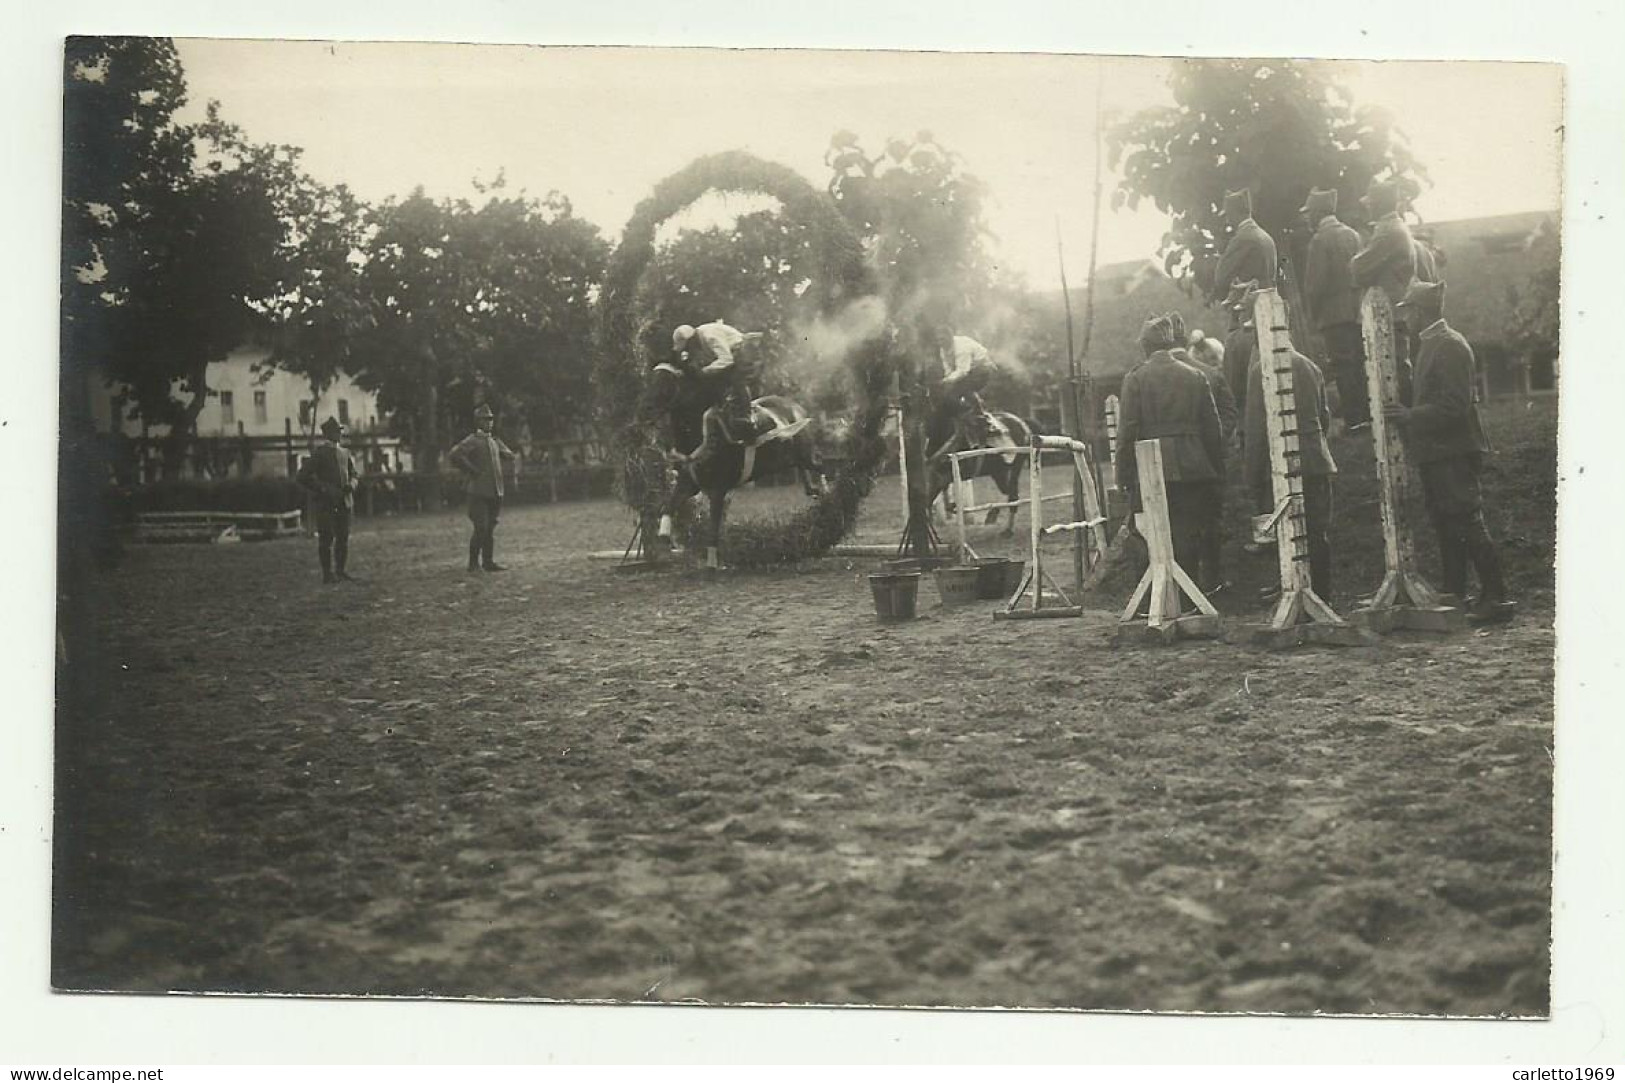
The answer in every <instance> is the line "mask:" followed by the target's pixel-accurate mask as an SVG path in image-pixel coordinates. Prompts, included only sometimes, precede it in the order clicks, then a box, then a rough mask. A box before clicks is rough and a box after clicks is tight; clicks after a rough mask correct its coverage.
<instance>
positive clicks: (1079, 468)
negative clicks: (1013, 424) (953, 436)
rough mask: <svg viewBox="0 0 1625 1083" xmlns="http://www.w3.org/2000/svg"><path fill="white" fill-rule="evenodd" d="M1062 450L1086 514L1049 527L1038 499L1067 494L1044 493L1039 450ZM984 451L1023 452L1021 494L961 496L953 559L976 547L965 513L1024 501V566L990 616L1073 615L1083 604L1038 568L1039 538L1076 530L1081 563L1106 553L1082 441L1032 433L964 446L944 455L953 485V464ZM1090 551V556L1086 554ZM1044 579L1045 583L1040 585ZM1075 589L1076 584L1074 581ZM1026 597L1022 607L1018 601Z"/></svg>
mask: <svg viewBox="0 0 1625 1083" xmlns="http://www.w3.org/2000/svg"><path fill="white" fill-rule="evenodd" d="M1046 451H1065V452H1068V453H1070V454H1071V456H1072V465H1073V469H1074V470H1075V471H1076V472H1077V477H1078V481H1079V483H1080V484H1081V486H1082V489H1083V504H1084V514H1085V515H1086V516H1088V518H1087V519H1085V520H1083V521H1082V522H1077V523H1056V524H1054V525H1053V526H1047V527H1046V526H1045V525H1044V502H1045V501H1047V500H1068V499H1071V497H1072V494H1071V493H1069V492H1066V493H1053V494H1046V493H1045V492H1044V452H1046ZM984 455H1011V456H1015V455H1026V456H1027V495H1026V496H1024V497H1021V498H1019V499H1017V500H995V501H990V502H989V503H986V504H971V505H966V504H965V502H964V501H960V502H959V504H958V512H957V514H956V516H955V520H956V525H957V527H958V531H959V560H960V562H961V563H970V562H971V561H973V560H975V559H976V550H974V549H973V548H971V544H970V541H969V538H968V536H967V535H968V531H967V529H966V522H965V517H966V516H967V515H972V514H975V513H976V512H981V511H991V510H994V509H1002V508H1018V507H1021V506H1022V505H1024V504H1025V505H1026V506H1027V518H1028V534H1029V551H1028V560H1027V568H1026V570H1025V571H1024V572H1023V574H1022V579H1021V584H1020V585H1019V586H1018V587H1017V588H1016V589H1015V591H1014V592H1013V593H1012V594H1011V596H1010V599H1009V601H1007V602H1006V603H1005V605H1004V608H1002V609H1000V610H997V611H996V612H994V614H993V616H994V617H995V618H996V619H1010V620H1021V619H1033V618H1041V617H1076V616H1080V615H1081V614H1082V613H1083V607H1082V606H1081V605H1077V604H1075V603H1074V602H1073V600H1072V599H1071V598H1069V597H1068V596H1067V594H1066V592H1065V591H1063V590H1062V589H1061V588H1060V586H1059V585H1058V584H1056V582H1055V581H1054V579H1053V578H1052V577H1051V576H1050V575H1049V573H1048V572H1046V571H1045V570H1044V554H1043V550H1042V547H1041V545H1040V542H1041V541H1042V539H1043V536H1044V535H1046V534H1058V533H1061V532H1080V531H1081V532H1082V535H1081V536H1082V544H1083V545H1084V547H1085V556H1086V561H1085V563H1086V564H1087V565H1088V566H1090V567H1093V566H1094V565H1095V564H1097V563H1098V562H1099V561H1100V559H1101V557H1102V556H1104V555H1105V552H1106V518H1105V516H1104V515H1103V514H1102V512H1101V510H1100V494H1099V491H1098V490H1097V489H1096V488H1095V475H1094V468H1093V466H1092V465H1091V464H1090V462H1089V453H1088V445H1086V444H1084V443H1082V442H1081V441H1078V440H1072V439H1069V438H1067V437H1064V436H1040V435H1037V434H1034V435H1033V437H1032V440H1031V442H1030V443H1029V444H1028V445H1027V446H1025V447H996V448H972V449H970V450H969V451H958V452H953V453H951V454H950V455H949V456H948V462H949V467H950V469H952V471H953V481H954V486H955V487H956V488H957V487H958V486H959V485H960V484H961V483H962V482H963V480H964V478H963V475H962V473H961V471H960V468H959V464H960V463H961V462H962V461H964V460H966V459H974V458H979V457H981V456H984ZM1091 553H1092V556H1091V555H1090V554H1091ZM1046 584H1047V587H1046ZM1075 586H1076V587H1078V588H1081V587H1082V584H1081V583H1079V584H1075ZM1046 598H1057V599H1059V604H1046V602H1045V599H1046ZM1023 599H1025V600H1026V601H1027V605H1026V606H1022V604H1021V603H1022V601H1023Z"/></svg>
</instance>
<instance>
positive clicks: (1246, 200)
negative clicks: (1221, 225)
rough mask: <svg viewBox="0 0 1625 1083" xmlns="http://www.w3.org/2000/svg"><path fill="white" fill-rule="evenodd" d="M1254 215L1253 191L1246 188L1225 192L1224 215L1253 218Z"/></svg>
mask: <svg viewBox="0 0 1625 1083" xmlns="http://www.w3.org/2000/svg"><path fill="white" fill-rule="evenodd" d="M1252 215H1253V193H1252V192H1251V191H1249V190H1248V189H1246V188H1241V189H1238V190H1237V191H1234V192H1226V193H1225V194H1224V216H1225V217H1226V218H1238V219H1240V218H1251V217H1252Z"/></svg>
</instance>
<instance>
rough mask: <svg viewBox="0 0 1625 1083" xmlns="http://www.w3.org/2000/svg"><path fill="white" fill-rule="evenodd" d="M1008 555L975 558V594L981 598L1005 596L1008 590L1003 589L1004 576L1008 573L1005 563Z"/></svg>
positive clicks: (1007, 563)
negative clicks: (976, 573)
mask: <svg viewBox="0 0 1625 1083" xmlns="http://www.w3.org/2000/svg"><path fill="white" fill-rule="evenodd" d="M1009 563H1010V558H1009V557H978V558H977V560H976V570H977V572H978V573H979V574H978V575H977V576H976V596H977V597H978V598H981V599H983V600H986V599H989V598H1005V597H1008V596H1009V594H1010V592H1009V591H1008V590H1006V589H1005V585H1004V584H1005V577H1006V576H1007V575H1008V574H1009V573H1008V571H1007V570H1006V569H1007V565H1009Z"/></svg>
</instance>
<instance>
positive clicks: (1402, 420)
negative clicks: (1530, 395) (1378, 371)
mask: <svg viewBox="0 0 1625 1083" xmlns="http://www.w3.org/2000/svg"><path fill="white" fill-rule="evenodd" d="M1444 289H1445V288H1444V284H1443V283H1434V282H1416V283H1414V284H1412V286H1411V287H1410V289H1409V290H1407V291H1406V293H1405V296H1404V297H1403V298H1402V299H1401V301H1400V307H1401V309H1403V310H1404V311H1405V313H1406V316H1407V319H1408V322H1409V323H1410V325H1411V326H1413V327H1415V328H1417V330H1418V335H1419V340H1420V346H1419V349H1418V352H1417V358H1416V372H1415V383H1414V394H1413V396H1412V403H1411V405H1410V406H1409V407H1408V408H1407V407H1405V406H1401V405H1397V404H1396V405H1393V406H1390V407H1388V408H1387V410H1386V411H1385V412H1386V413H1387V415H1388V416H1389V417H1390V418H1392V419H1393V420H1394V421H1396V422H1397V423H1398V424H1399V425H1400V427H1401V431H1402V432H1403V433H1404V437H1405V445H1406V448H1407V450H1408V451H1409V453H1410V459H1411V462H1413V463H1415V464H1416V466H1417V470H1418V472H1420V474H1421V475H1422V500H1423V502H1424V503H1425V504H1426V505H1427V509H1428V516H1429V517H1430V518H1431V519H1432V520H1433V529H1434V531H1435V532H1436V533H1437V534H1438V538H1439V559H1440V562H1441V563H1442V564H1443V566H1444V567H1443V573H1444V574H1443V577H1442V580H1441V586H1442V587H1443V589H1444V591H1445V593H1447V594H1452V595H1455V596H1456V597H1457V598H1463V597H1465V596H1466V593H1467V567H1468V565H1469V564H1470V565H1472V567H1473V570H1474V571H1475V572H1477V574H1478V585H1479V590H1480V593H1479V596H1478V598H1477V600H1476V601H1474V602H1473V603H1472V604H1471V605H1470V606H1469V609H1468V619H1469V620H1471V621H1472V622H1473V623H1475V624H1492V623H1499V622H1501V621H1506V620H1510V619H1511V618H1512V609H1513V603H1512V602H1510V601H1508V599H1507V588H1506V581H1505V579H1504V578H1503V577H1502V573H1501V557H1500V554H1499V553H1498V552H1497V550H1496V547H1495V542H1494V541H1492V540H1491V539H1490V532H1489V528H1488V527H1487V526H1485V524H1484V494H1483V489H1482V487H1481V485H1480V482H1479V475H1480V473H1481V472H1482V470H1483V464H1484V456H1485V455H1486V454H1488V453H1489V450H1490V443H1489V440H1488V438H1487V437H1486V436H1485V434H1484V424H1483V421H1482V419H1481V418H1480V417H1479V415H1478V368H1477V362H1476V360H1475V359H1474V357H1473V348H1472V347H1471V346H1469V345H1468V344H1467V340H1466V339H1465V338H1463V337H1462V336H1461V335H1460V334H1459V333H1458V332H1457V331H1456V330H1455V329H1454V328H1452V327H1451V326H1450V325H1449V324H1447V323H1446V322H1445V320H1444Z"/></svg>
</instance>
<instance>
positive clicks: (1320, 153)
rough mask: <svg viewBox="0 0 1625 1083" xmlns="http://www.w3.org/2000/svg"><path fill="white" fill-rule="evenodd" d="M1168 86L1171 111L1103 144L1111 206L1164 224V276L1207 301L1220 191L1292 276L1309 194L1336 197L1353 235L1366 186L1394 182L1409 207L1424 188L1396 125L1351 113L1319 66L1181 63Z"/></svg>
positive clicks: (1220, 223)
mask: <svg viewBox="0 0 1625 1083" xmlns="http://www.w3.org/2000/svg"><path fill="white" fill-rule="evenodd" d="M1169 85H1170V88H1171V90H1172V94H1173V101H1174V103H1173V105H1171V106H1155V107H1151V108H1147V109H1142V110H1140V111H1139V112H1137V113H1135V114H1134V115H1133V116H1130V117H1128V118H1127V119H1125V120H1123V121H1120V122H1119V123H1117V124H1115V125H1113V126H1112V128H1111V130H1110V131H1109V133H1108V136H1107V139H1108V146H1109V150H1110V155H1111V158H1110V160H1111V164H1112V166H1113V168H1120V169H1121V171H1122V180H1121V182H1120V183H1119V186H1118V189H1117V191H1116V192H1114V193H1113V196H1112V205H1113V207H1114V209H1115V208H1117V207H1122V206H1127V207H1128V208H1129V209H1131V210H1132V209H1134V208H1136V207H1138V205H1139V204H1140V202H1141V200H1149V201H1151V202H1152V203H1153V204H1155V206H1156V207H1157V209H1158V210H1160V211H1162V212H1163V213H1164V214H1167V215H1168V216H1169V218H1170V219H1171V225H1170V228H1169V230H1168V232H1167V233H1166V234H1165V235H1164V236H1163V239H1162V244H1161V247H1160V250H1159V255H1161V256H1162V257H1163V260H1164V266H1165V267H1166V269H1167V270H1168V272H1169V273H1170V274H1175V275H1179V276H1182V277H1184V276H1190V279H1191V281H1193V282H1194V284H1195V285H1196V286H1197V287H1198V288H1199V289H1201V290H1203V291H1204V292H1207V291H1210V290H1211V288H1212V277H1213V273H1214V271H1215V270H1216V268H1217V263H1218V257H1219V255H1220V254H1221V253H1222V251H1223V248H1224V244H1225V242H1226V240H1227V239H1228V238H1227V230H1228V227H1227V225H1226V223H1225V222H1224V219H1223V215H1222V213H1221V209H1222V206H1223V202H1224V194H1225V192H1226V191H1235V190H1238V189H1242V188H1246V189H1249V190H1251V192H1252V195H1253V217H1254V219H1255V220H1256V221H1257V222H1258V224H1259V225H1260V226H1262V227H1263V228H1264V229H1265V231H1267V232H1268V233H1269V234H1270V235H1271V236H1273V237H1274V238H1275V240H1276V244H1277V245H1278V247H1279V250H1280V252H1281V254H1282V255H1283V256H1286V257H1288V259H1290V260H1291V261H1292V262H1294V263H1299V264H1301V261H1302V259H1303V253H1304V252H1305V251H1307V245H1308V236H1307V230H1306V229H1305V228H1304V227H1303V226H1302V225H1301V223H1300V221H1299V217H1300V216H1299V213H1298V209H1299V208H1300V207H1302V206H1303V202H1304V198H1305V197H1306V196H1307V195H1308V193H1309V189H1310V188H1311V187H1321V188H1327V187H1333V188H1336V189H1337V192H1338V202H1337V207H1338V215H1339V217H1341V218H1343V219H1344V220H1345V221H1347V222H1349V223H1351V224H1353V225H1356V226H1359V225H1362V224H1364V223H1365V221H1366V216H1365V212H1364V208H1363V207H1362V205H1361V204H1360V202H1359V199H1360V197H1361V196H1363V195H1364V194H1365V191H1366V187H1367V185H1368V184H1369V182H1370V181H1371V180H1372V179H1373V178H1387V177H1392V178H1395V179H1397V180H1398V181H1399V183H1400V186H1401V191H1402V196H1403V197H1404V198H1405V199H1406V200H1407V201H1408V200H1409V199H1414V198H1415V197H1416V195H1417V194H1419V193H1420V191H1421V187H1422V184H1423V183H1424V182H1426V180H1427V174H1426V171H1425V170H1424V169H1423V168H1422V166H1421V164H1420V163H1418V162H1417V160H1416V159H1415V157H1414V156H1413V155H1412V154H1411V151H1410V148H1409V146H1408V145H1407V143H1406V141H1405V138H1404V135H1403V133H1402V132H1401V131H1400V129H1399V128H1398V127H1397V126H1396V125H1395V122H1394V118H1393V117H1392V116H1390V115H1389V114H1388V113H1386V112H1385V111H1383V110H1381V109H1376V108H1372V107H1358V106H1356V105H1355V104H1354V101H1353V99H1352V97H1351V96H1350V95H1349V93H1348V91H1347V90H1345V89H1344V88H1343V87H1342V86H1340V85H1339V84H1338V83H1337V82H1335V81H1334V79H1333V78H1332V73H1331V70H1330V69H1328V68H1327V67H1325V66H1324V65H1320V64H1316V63H1313V62H1304V61H1293V60H1207V59H1202V60H1179V61H1175V62H1174V65H1173V71H1172V74H1171V76H1170V80H1169Z"/></svg>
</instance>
